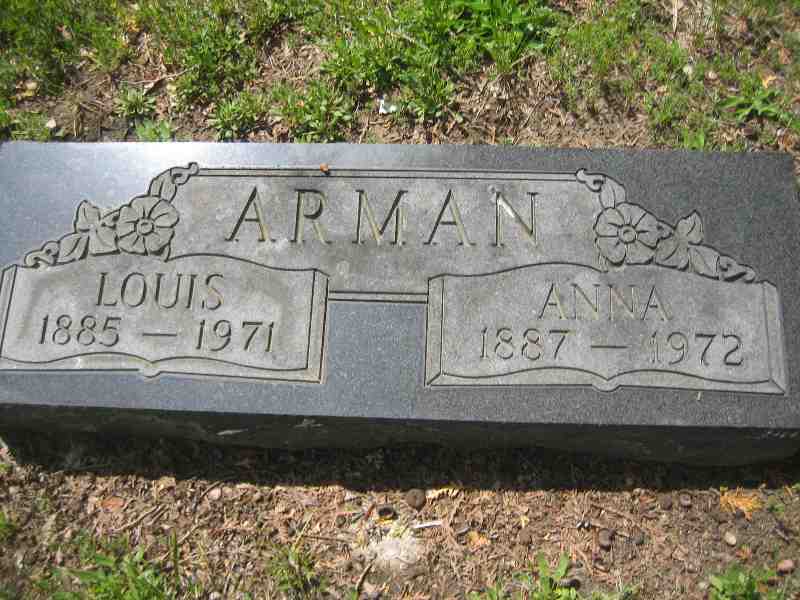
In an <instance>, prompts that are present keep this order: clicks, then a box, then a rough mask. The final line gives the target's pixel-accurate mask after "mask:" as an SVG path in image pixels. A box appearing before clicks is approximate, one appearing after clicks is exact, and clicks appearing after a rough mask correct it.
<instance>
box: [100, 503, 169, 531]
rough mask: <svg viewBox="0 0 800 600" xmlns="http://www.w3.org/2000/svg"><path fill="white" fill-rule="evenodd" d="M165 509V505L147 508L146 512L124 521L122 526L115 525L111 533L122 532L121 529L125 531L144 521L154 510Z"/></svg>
mask: <svg viewBox="0 0 800 600" xmlns="http://www.w3.org/2000/svg"><path fill="white" fill-rule="evenodd" d="M165 510H167V507H166V506H156V507H155V508H153V509H151V510H148V511H147V512H146V513H143V514H141V515H139V516H138V517H137V518H136V519H134V520H133V521H131V522H130V523H126V524H125V525H123V526H122V527H117V528H116V529H114V530H112V531H111V533H113V534H118V533H122V532H123V531H126V530H128V529H131V528H133V527H136V526H137V525H138V524H139V523H141V522H142V521H144V520H145V519H146V518H147V517H149V516H150V515H152V514H154V513H156V512H160V511H165Z"/></svg>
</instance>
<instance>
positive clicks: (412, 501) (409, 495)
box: [405, 488, 425, 510]
mask: <svg viewBox="0 0 800 600" xmlns="http://www.w3.org/2000/svg"><path fill="white" fill-rule="evenodd" d="M405 501H406V504H408V505H409V506H410V507H411V508H413V509H414V510H422V507H423V506H425V492H423V491H422V490H420V489H416V488H415V489H413V490H408V491H407V492H406V495H405Z"/></svg>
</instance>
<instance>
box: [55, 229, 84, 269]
mask: <svg viewBox="0 0 800 600" xmlns="http://www.w3.org/2000/svg"><path fill="white" fill-rule="evenodd" d="M88 245H89V236H88V235H87V234H85V233H71V234H69V235H67V236H64V237H63V238H61V239H60V240H59V241H58V257H57V258H56V262H58V263H68V262H73V261H75V260H80V259H82V258H83V257H84V256H86V248H87V247H88Z"/></svg>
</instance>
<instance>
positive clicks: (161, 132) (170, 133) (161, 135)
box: [134, 119, 175, 142]
mask: <svg viewBox="0 0 800 600" xmlns="http://www.w3.org/2000/svg"><path fill="white" fill-rule="evenodd" d="M134 133H135V134H136V139H137V140H139V141H140V142H168V141H170V140H172V139H173V138H174V137H175V130H174V128H173V127H172V124H171V123H170V122H169V121H154V120H152V119H145V120H143V121H141V122H137V123H136V127H135V128H134Z"/></svg>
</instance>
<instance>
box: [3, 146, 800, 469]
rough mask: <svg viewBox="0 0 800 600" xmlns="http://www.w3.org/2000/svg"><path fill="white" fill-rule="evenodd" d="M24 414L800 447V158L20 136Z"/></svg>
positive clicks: (14, 365) (331, 431)
mask: <svg viewBox="0 0 800 600" xmlns="http://www.w3.org/2000/svg"><path fill="white" fill-rule="evenodd" d="M0 211H1V212H0V214H2V218H1V219H0V267H3V270H2V273H1V274H2V277H0V429H22V430H30V431H35V430H42V429H44V430H65V431H66V430H80V431H92V432H98V433H114V432H119V431H124V432H131V433H142V434H149V435H174V436H185V437H189V438H194V439H200V440H211V441H214V442H218V443H236V444H243V445H264V446H273V447H291V448H294V447H313V446H375V445H385V444H396V443H404V442H437V443H451V444H460V445H466V446H471V447H477V446H487V445H542V446H550V447H555V448H565V449H572V450H577V451H585V452H602V453H607V454H613V455H620V456H629V457H635V458H641V459H653V460H669V461H680V462H686V463H705V464H734V463H747V462H752V461H758V460H765V459H770V458H775V457H781V456H785V455H788V454H791V453H792V452H794V451H795V450H796V449H797V447H798V445H800V403H799V401H800V379H798V378H800V369H798V368H797V367H796V365H797V364H798V360H799V359H800V305H798V302H797V293H798V289H799V287H800V285H799V284H800V274H799V273H798V268H797V263H796V261H797V259H798V257H800V236H798V234H797V232H798V229H799V227H800V211H799V210H798V205H797V192H796V186H795V180H794V176H793V169H792V162H791V160H790V158H789V157H788V156H786V155H779V154H749V155H739V154H699V153H687V152H658V151H612V150H597V151H584V150H533V149H525V148H498V147H422V146H369V145H254V144H253V145H251V144H242V145H222V144H196V143H186V144H32V143H4V144H2V145H0Z"/></svg>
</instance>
